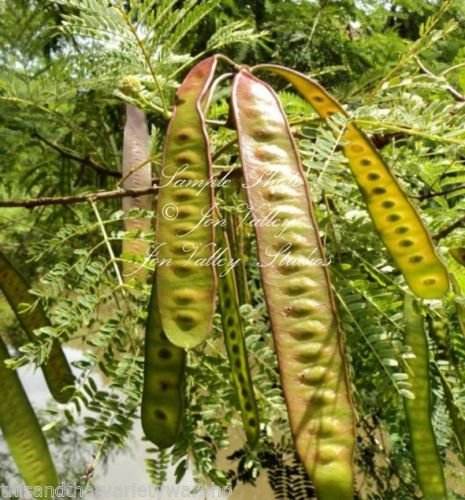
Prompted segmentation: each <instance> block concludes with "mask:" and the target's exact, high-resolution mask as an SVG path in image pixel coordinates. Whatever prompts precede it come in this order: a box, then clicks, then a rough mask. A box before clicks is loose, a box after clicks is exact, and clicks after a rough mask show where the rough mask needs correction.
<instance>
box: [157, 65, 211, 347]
mask: <svg viewBox="0 0 465 500" xmlns="http://www.w3.org/2000/svg"><path fill="white" fill-rule="evenodd" d="M215 68H216V57H214V56H213V57H209V58H207V59H204V60H203V61H201V62H200V63H198V64H197V65H196V66H194V68H192V69H191V71H190V72H189V73H188V75H187V76H186V78H185V79H184V81H183V83H182V84H181V86H180V87H179V89H178V91H177V93H176V106H175V109H174V111H173V116H172V118H171V121H170V124H169V127H168V131H167V135H166V141H165V149H164V153H163V162H162V169H161V172H160V190H159V195H158V206H157V236H156V237H157V244H156V250H157V261H158V263H159V265H158V269H157V281H158V285H157V287H158V304H159V308H160V315H161V322H162V325H163V330H164V331H165V333H166V336H167V337H168V338H169V339H170V341H171V342H172V343H173V344H175V345H178V346H179V347H184V348H193V347H195V346H197V345H199V344H200V343H201V342H203V341H204V340H205V338H206V337H207V336H208V334H209V332H210V330H211V327H212V319H213V314H214V311H215V297H216V277H215V269H214V265H213V262H212V256H213V252H214V248H213V246H214V230H213V225H212V224H209V221H210V222H211V221H212V219H213V216H214V214H213V186H212V184H209V181H210V179H211V177H212V172H211V158H210V150H209V144H208V136H207V132H206V128H205V117H204V114H203V111H202V100H203V97H204V95H205V93H206V91H207V90H208V87H209V86H210V84H211V82H212V79H213V76H214V72H215ZM205 218H206V219H207V220H205ZM199 260H200V261H202V262H204V263H201V264H199V263H198V262H199ZM205 262H206V264H205ZM208 262H210V263H208Z"/></svg>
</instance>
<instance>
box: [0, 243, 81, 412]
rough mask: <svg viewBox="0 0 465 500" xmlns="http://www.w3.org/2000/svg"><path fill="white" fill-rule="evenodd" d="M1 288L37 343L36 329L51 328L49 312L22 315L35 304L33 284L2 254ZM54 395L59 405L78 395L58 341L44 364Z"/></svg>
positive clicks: (46, 376) (31, 337)
mask: <svg viewBox="0 0 465 500" xmlns="http://www.w3.org/2000/svg"><path fill="white" fill-rule="evenodd" d="M0 289H1V290H2V291H3V293H4V294H5V297H6V299H7V300H8V302H9V304H10V306H11V308H12V309H13V311H14V313H15V314H16V317H17V318H18V320H19V322H20V324H21V326H22V327H23V329H24V331H25V333H26V335H27V336H28V338H29V340H30V341H32V342H35V341H37V339H36V337H35V336H34V330H35V329H37V328H41V327H44V326H48V325H50V322H49V320H48V318H47V316H46V315H45V312H44V311H43V309H42V308H41V307H40V305H37V306H36V307H35V308H34V309H33V310H32V311H28V312H26V313H20V312H19V310H18V307H19V304H22V303H26V304H27V303H29V304H31V303H32V302H33V301H34V298H33V297H32V296H31V294H30V293H29V285H28V284H27V282H26V280H25V279H24V277H23V276H22V275H21V273H20V272H19V271H18V270H17V269H16V267H15V266H14V265H13V264H12V263H11V262H10V261H9V260H8V258H7V257H6V255H5V254H3V253H2V252H1V251H0ZM42 371H43V373H44V376H45V380H46V382H47V385H48V388H49V389H50V393H51V394H52V396H53V397H54V398H55V399H56V400H57V401H58V402H59V403H66V402H68V401H69V399H70V398H71V396H72V394H73V392H74V387H72V386H74V376H73V374H72V372H71V368H70V367H69V364H68V361H67V360H66V356H65V354H64V352H63V350H62V348H61V346H60V344H59V343H58V342H54V343H53V346H52V349H51V351H50V355H49V357H48V360H47V362H46V363H45V364H44V365H42Z"/></svg>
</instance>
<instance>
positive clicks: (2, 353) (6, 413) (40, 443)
mask: <svg viewBox="0 0 465 500" xmlns="http://www.w3.org/2000/svg"><path fill="white" fill-rule="evenodd" d="M9 357H10V356H9V353H8V349H7V347H6V345H5V344H4V342H3V340H2V339H1V338H0V394H1V398H0V429H1V431H2V434H3V437H4V439H5V441H6V444H7V446H8V449H9V450H10V453H11V456H12V458H13V460H14V462H15V463H16V466H17V468H18V471H19V473H20V474H21V477H22V478H23V479H24V482H25V483H26V484H27V485H28V486H31V487H33V486H37V487H39V488H37V489H36V490H33V491H34V496H35V497H36V498H55V497H54V496H53V494H52V492H53V489H54V488H56V487H57V486H58V477H57V473H56V471H55V466H54V464H53V461H52V457H51V456H50V451H49V449H48V445H47V441H46V440H45V436H44V434H43V433H42V429H41V428H40V424H39V422H38V420H37V417H36V415H35V413H34V410H33V409H32V406H31V403H30V402H29V399H28V398H27V396H26V393H25V392H24V388H23V386H22V384H21V381H20V380H19V377H18V375H17V373H16V372H15V371H14V370H10V369H9V368H7V367H6V366H5V360H7V359H9ZM47 486H48V487H49V488H46V487H47ZM40 493H42V495H40ZM39 495H40V496H39Z"/></svg>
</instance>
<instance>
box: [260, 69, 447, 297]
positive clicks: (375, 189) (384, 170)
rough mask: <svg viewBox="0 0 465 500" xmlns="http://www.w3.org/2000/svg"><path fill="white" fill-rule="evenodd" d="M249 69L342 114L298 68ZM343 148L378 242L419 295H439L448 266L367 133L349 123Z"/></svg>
mask: <svg viewBox="0 0 465 500" xmlns="http://www.w3.org/2000/svg"><path fill="white" fill-rule="evenodd" d="M254 69H257V70H258V69H263V70H267V71H271V72H273V73H275V74H277V75H280V76H282V77H284V78H285V79H286V80H288V81H289V82H290V83H292V84H293V85H294V86H295V88H296V89H297V90H298V91H299V92H300V93H301V94H302V96H303V97H304V98H305V99H306V100H307V101H308V102H309V103H310V104H311V105H312V107H313V108H314V109H315V111H316V112H317V113H318V114H319V115H320V116H321V117H322V118H323V119H328V118H329V117H331V116H335V115H339V116H341V117H345V118H347V114H346V112H345V111H344V109H343V108H342V106H341V105H340V104H339V103H338V102H337V101H336V99H334V97H332V96H331V95H330V94H328V92H327V91H326V90H325V89H324V88H322V87H321V86H320V85H319V84H318V83H317V82H315V81H314V80H312V79H310V78H308V77H306V76H305V75H302V74H301V73H299V72H297V71H293V70H291V69H289V68H285V67H282V66H277V65H273V64H263V65H259V66H256V67H255V68H254ZM341 141H342V143H343V152H344V155H345V156H346V157H347V160H348V162H349V166H350V168H351V170H352V173H353V175H354V177H355V180H356V182H357V184H358V186H359V187H360V190H361V192H362V194H363V197H364V199H365V202H366V204H367V208H368V212H369V214H370V216H371V218H372V220H373V224H374V226H375V228H376V230H377V231H378V233H379V235H380V237H381V239H382V241H383V243H384V244H385V246H386V248H387V250H388V251H389V253H390V254H391V256H392V258H393V260H394V262H395V263H396V264H397V266H398V268H399V269H400V271H401V272H402V274H403V275H404V278H405V280H406V282H407V283H408V285H409V287H410V289H411V290H412V291H413V292H414V293H415V295H417V296H418V297H422V298H425V299H433V298H440V297H442V296H443V295H444V294H445V293H446V291H447V289H448V287H449V280H448V275H447V269H446V267H445V266H444V264H443V263H442V262H441V260H440V259H439V257H438V256H437V254H436V251H435V248H434V246H433V244H432V242H431V238H430V236H429V234H428V232H427V230H426V228H425V227H424V225H423V223H422V221H421V219H420V217H419V215H418V213H417V212H416V210H415V208H414V207H413V205H412V204H411V203H410V201H409V199H408V198H407V196H406V194H405V193H404V192H403V190H402V188H401V187H400V185H399V183H398V182H397V180H396V178H395V177H394V175H393V174H392V172H391V171H390V169H389V167H388V166H387V165H386V163H385V162H384V161H383V159H382V158H381V156H380V155H379V153H378V151H377V150H376V148H375V147H374V146H373V144H372V143H371V142H370V140H369V139H368V138H367V137H366V135H365V134H364V133H363V132H362V131H361V130H360V129H359V128H358V127H356V126H355V125H354V124H353V123H347V124H346V126H345V129H344V130H343V133H342V134H341Z"/></svg>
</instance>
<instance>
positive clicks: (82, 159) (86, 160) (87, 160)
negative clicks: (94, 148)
mask: <svg viewBox="0 0 465 500" xmlns="http://www.w3.org/2000/svg"><path fill="white" fill-rule="evenodd" d="M32 137H36V138H37V139H39V141H41V142H43V143H44V144H46V145H47V146H49V147H50V148H52V149H54V150H55V151H57V152H58V153H60V154H61V155H62V156H64V157H65V158H69V159H70V160H74V161H76V162H78V163H81V164H82V165H86V166H87V167H90V168H92V169H93V170H95V171H96V172H98V173H99V174H104V175H108V176H110V177H121V173H120V172H116V171H114V170H109V169H107V168H105V167H103V166H102V165H100V164H98V163H97V162H95V161H94V160H93V159H92V158H91V157H90V156H79V155H77V154H75V153H74V152H72V151H70V150H68V149H67V148H64V147H63V146H61V145H59V144H57V143H55V142H52V141H49V140H48V139H47V138H45V137H44V136H42V135H41V134H39V133H38V132H34V133H33V134H32Z"/></svg>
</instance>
